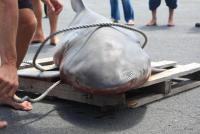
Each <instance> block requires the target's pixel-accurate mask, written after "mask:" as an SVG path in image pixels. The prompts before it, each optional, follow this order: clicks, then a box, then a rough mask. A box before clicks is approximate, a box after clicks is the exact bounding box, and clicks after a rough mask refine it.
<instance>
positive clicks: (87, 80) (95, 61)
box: [54, 0, 151, 95]
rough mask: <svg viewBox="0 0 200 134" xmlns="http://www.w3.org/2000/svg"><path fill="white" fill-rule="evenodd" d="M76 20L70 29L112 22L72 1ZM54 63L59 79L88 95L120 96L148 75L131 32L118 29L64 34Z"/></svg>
mask: <svg viewBox="0 0 200 134" xmlns="http://www.w3.org/2000/svg"><path fill="white" fill-rule="evenodd" d="M71 4H72V8H73V10H74V11H75V12H76V16H75V17H74V19H73V20H72V22H71V24H70V27H72V26H80V25H86V24H95V23H110V22H111V21H110V20H109V19H107V18H105V17H103V16H101V15H99V14H97V13H95V12H93V11H91V10H90V9H88V8H87V7H86V6H85V5H84V2H83V1H82V0H71ZM61 41H62V42H61V43H60V44H59V45H58V46H57V51H56V53H55V55H54V62H55V64H56V65H57V66H58V67H59V69H60V78H61V80H62V81H63V82H64V83H67V84H69V85H71V86H73V87H74V88H76V89H78V90H80V91H83V92H87V93H91V94H102V95H104V94H119V93H123V92H126V91H128V90H130V89H133V88H137V87H138V86H140V85H142V84H143V83H144V82H145V81H146V80H147V79H148V78H149V76H150V74H151V66H150V58H149V56H148V55H147V54H146V53H145V51H144V50H143V49H142V48H141V44H140V42H139V40H138V38H137V37H136V34H135V33H134V32H132V31H129V30H127V29H123V28H117V27H102V28H87V29H79V30H75V31H71V32H66V33H64V36H63V38H62V39H61Z"/></svg>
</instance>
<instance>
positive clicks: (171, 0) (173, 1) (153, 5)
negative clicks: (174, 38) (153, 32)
mask: <svg viewBox="0 0 200 134" xmlns="http://www.w3.org/2000/svg"><path fill="white" fill-rule="evenodd" d="M165 3H166V5H167V6H168V7H169V17H168V24H167V26H169V27H170V26H174V10H175V9H176V8H177V0H165ZM160 4H161V0H149V9H150V10H151V12H152V19H151V20H150V21H149V22H148V23H147V26H156V25H157V8H158V7H159V6H160Z"/></svg>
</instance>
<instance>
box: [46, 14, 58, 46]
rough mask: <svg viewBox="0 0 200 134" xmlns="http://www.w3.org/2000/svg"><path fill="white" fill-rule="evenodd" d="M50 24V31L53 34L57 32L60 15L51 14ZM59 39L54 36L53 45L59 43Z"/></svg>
mask: <svg viewBox="0 0 200 134" xmlns="http://www.w3.org/2000/svg"><path fill="white" fill-rule="evenodd" d="M48 16H49V23H50V29H51V31H50V32H51V33H50V34H52V33H55V32H56V31H57V23H58V15H56V14H49V15H48ZM58 41H59V40H58V37H57V36H54V37H52V38H51V45H56V44H57V43H58Z"/></svg>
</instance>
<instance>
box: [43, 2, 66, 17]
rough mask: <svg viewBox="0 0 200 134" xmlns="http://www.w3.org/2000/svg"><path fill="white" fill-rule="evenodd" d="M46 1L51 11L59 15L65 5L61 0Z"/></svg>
mask: <svg viewBox="0 0 200 134" xmlns="http://www.w3.org/2000/svg"><path fill="white" fill-rule="evenodd" d="M45 3H46V5H47V7H48V10H49V13H55V14H56V15H58V14H59V13H60V12H61V11H62V9H63V5H62V3H61V2H60V0H46V1H45Z"/></svg>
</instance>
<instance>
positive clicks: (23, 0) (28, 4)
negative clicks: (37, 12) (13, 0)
mask: <svg viewBox="0 0 200 134" xmlns="http://www.w3.org/2000/svg"><path fill="white" fill-rule="evenodd" d="M18 7H19V9H23V8H30V9H33V6H32V1H31V0H18Z"/></svg>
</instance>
